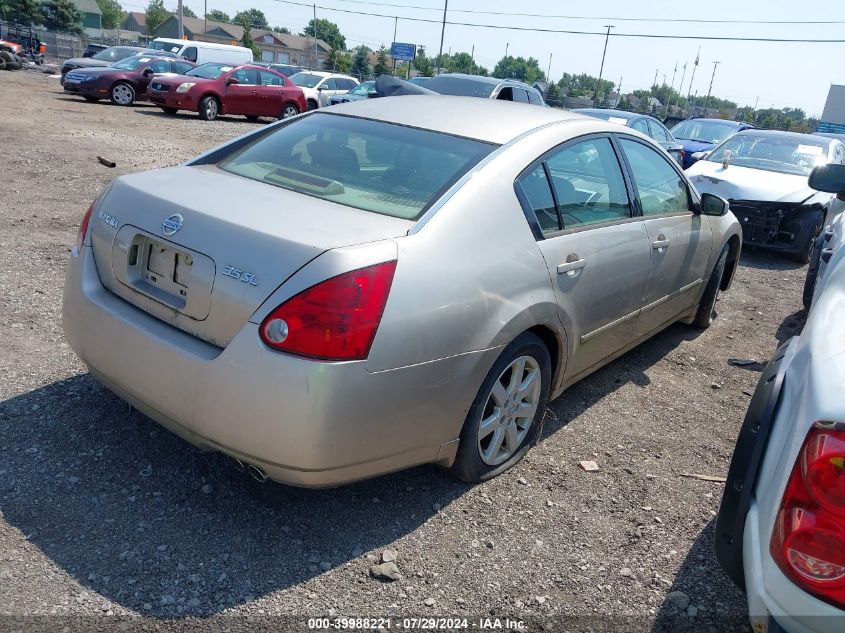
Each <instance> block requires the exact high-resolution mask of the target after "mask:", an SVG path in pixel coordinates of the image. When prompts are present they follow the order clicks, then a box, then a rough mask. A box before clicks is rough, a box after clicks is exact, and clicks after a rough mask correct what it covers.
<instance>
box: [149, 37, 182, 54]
mask: <svg viewBox="0 0 845 633" xmlns="http://www.w3.org/2000/svg"><path fill="white" fill-rule="evenodd" d="M183 46H184V44H174V43H173V42H159V41H158V40H153V41H152V42H149V43H148V44H147V48H152V49H154V50H157V51H168V52H170V53H178V52H179V51H180V50H182V47H183Z"/></svg>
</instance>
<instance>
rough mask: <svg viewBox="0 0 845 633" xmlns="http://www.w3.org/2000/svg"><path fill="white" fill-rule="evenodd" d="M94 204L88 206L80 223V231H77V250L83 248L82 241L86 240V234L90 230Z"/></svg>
mask: <svg viewBox="0 0 845 633" xmlns="http://www.w3.org/2000/svg"><path fill="white" fill-rule="evenodd" d="M94 204H96V203H94ZM94 204H92V205H91V206H90V207H88V210H87V211H86V212H85V215H83V216H82V222H80V223H79V231H78V232H77V233H76V250H79V249H81V248H82V242H84V241H85V234H86V233H87V232H88V223H89V222H90V221H91V212H92V211H93V210H94Z"/></svg>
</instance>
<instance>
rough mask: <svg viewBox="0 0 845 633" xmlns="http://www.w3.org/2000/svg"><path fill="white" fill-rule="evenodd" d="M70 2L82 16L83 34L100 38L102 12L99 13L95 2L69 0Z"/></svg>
mask: <svg viewBox="0 0 845 633" xmlns="http://www.w3.org/2000/svg"><path fill="white" fill-rule="evenodd" d="M71 2H73V5H74V6H75V7H76V9H77V10H78V11H79V13H81V14H82V28H83V29H84V30H85V33H86V34H87V35H93V36H94V37H100V35H101V32H102V30H103V12H102V11H100V7H99V6H98V5H97V2H96V0H71Z"/></svg>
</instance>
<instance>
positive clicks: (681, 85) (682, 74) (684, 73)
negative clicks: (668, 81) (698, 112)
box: [678, 62, 688, 105]
mask: <svg viewBox="0 0 845 633" xmlns="http://www.w3.org/2000/svg"><path fill="white" fill-rule="evenodd" d="M687 63H688V62H684V72H682V73H681V83H679V84H678V105H680V103H681V90H683V89H684V78H685V77H686V76H687Z"/></svg>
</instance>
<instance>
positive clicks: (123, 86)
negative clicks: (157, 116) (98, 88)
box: [109, 81, 135, 106]
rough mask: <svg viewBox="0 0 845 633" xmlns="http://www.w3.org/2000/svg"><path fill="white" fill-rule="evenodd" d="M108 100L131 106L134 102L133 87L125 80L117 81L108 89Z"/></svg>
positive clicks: (116, 103)
mask: <svg viewBox="0 0 845 633" xmlns="http://www.w3.org/2000/svg"><path fill="white" fill-rule="evenodd" d="M109 100H110V101H111V102H112V103H113V104H115V105H119V106H131V105H132V104H133V103H135V88H133V87H132V86H131V85H130V84H128V83H126V82H125V81H119V82H117V83H116V84H115V85H113V86H112V87H111V90H109Z"/></svg>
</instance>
